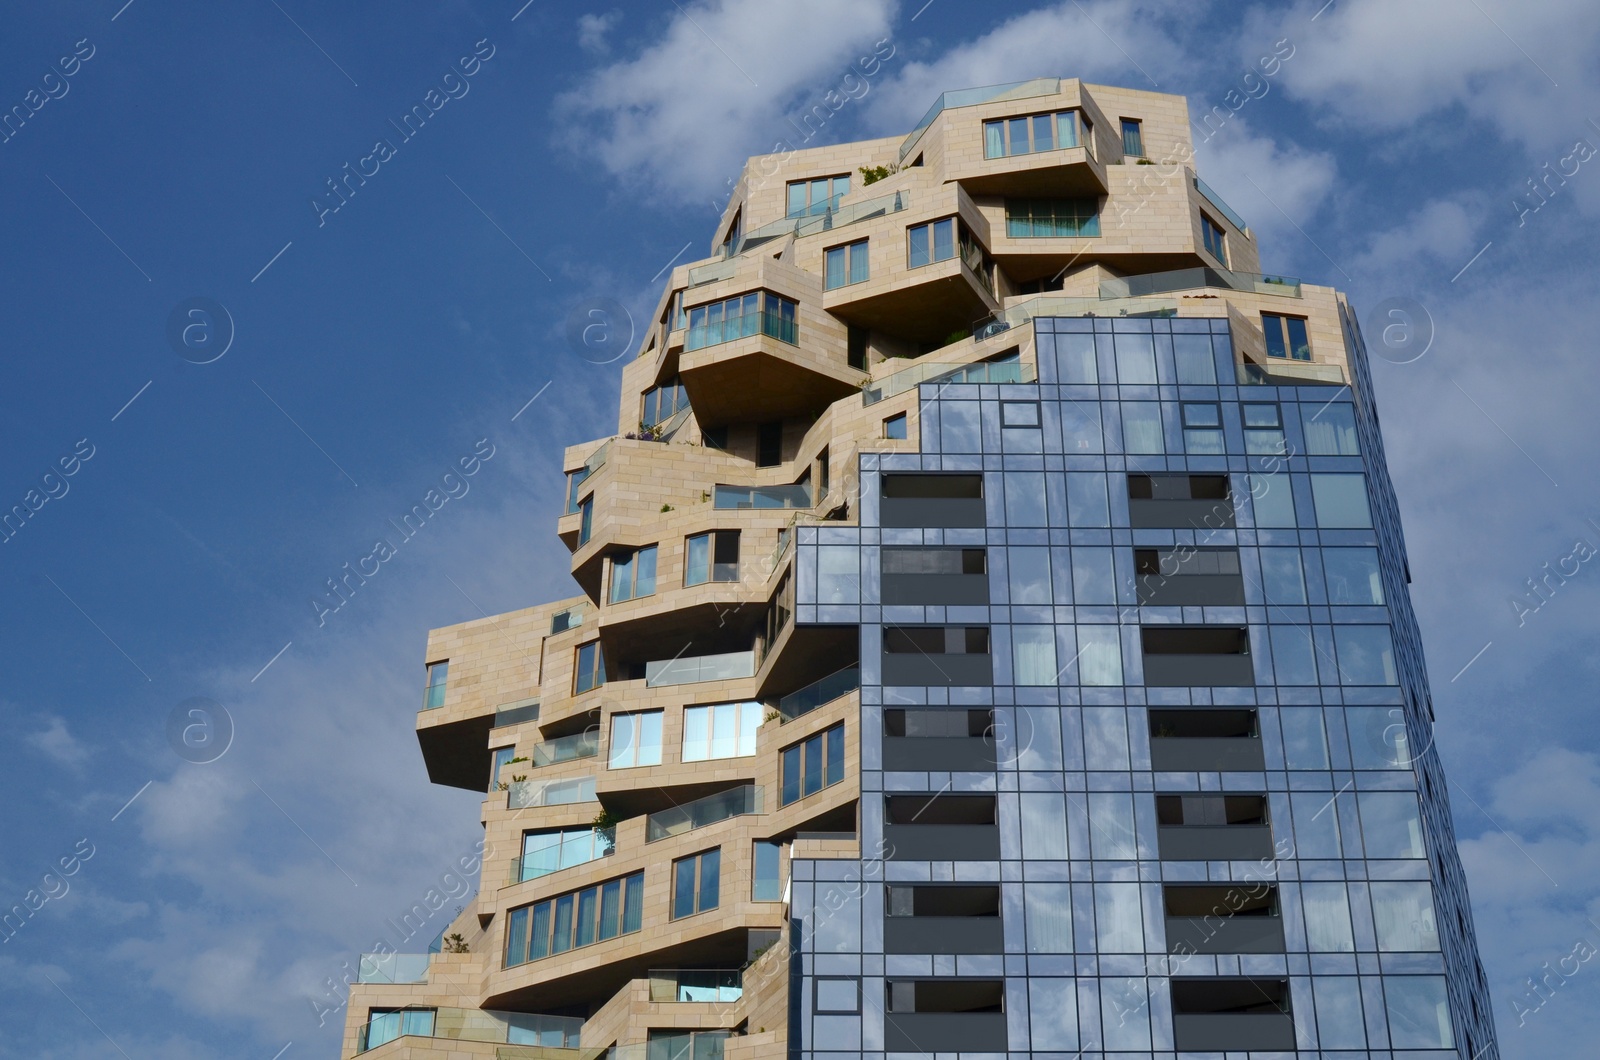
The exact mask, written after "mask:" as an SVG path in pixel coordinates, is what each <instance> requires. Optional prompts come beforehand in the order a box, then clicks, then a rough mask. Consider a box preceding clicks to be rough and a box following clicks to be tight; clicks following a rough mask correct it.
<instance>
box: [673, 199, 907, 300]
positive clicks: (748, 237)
mask: <svg viewBox="0 0 1600 1060" xmlns="http://www.w3.org/2000/svg"><path fill="white" fill-rule="evenodd" d="M910 208H911V193H910V192H908V191H896V192H891V193H890V194H888V195H879V196H877V197H876V198H872V199H863V200H862V201H861V202H853V203H851V204H849V205H848V206H839V207H835V208H833V209H827V210H823V211H822V212H820V213H814V214H809V215H807V216H803V217H785V218H784V219H783V220H781V221H773V222H772V223H771V224H766V225H762V226H761V227H760V228H757V229H756V230H755V231H753V232H748V233H746V234H745V237H744V238H743V239H742V240H740V241H739V247H738V249H737V250H736V251H735V254H743V253H744V252H745V251H747V250H754V249H755V248H756V247H758V246H760V245H761V244H763V243H766V242H769V241H771V240H773V239H777V238H779V237H780V236H786V235H788V234H790V233H791V232H792V233H794V235H795V236H796V237H797V238H798V237H800V236H810V235H816V234H817V233H818V232H830V231H833V230H834V229H837V228H843V227H845V226H846V225H853V224H857V223H859V222H861V221H870V220H872V219H873V218H874V217H887V216H888V215H889V214H893V213H899V212H900V211H901V210H907V209H910ZM731 264H733V263H732V262H731V261H729V262H718V263H717V264H716V265H702V266H700V269H706V270H711V269H717V268H721V267H722V266H724V265H731ZM699 273H700V270H699V269H690V270H689V286H690V287H693V286H694V285H695V284H696V283H709V282H710V281H711V280H712V279H725V278H726V276H724V275H722V274H720V273H719V274H712V273H710V272H707V273H706V274H705V275H706V277H707V278H706V279H698V280H697V279H696V277H697V275H699ZM726 275H727V276H731V275H733V271H732V270H731V269H730V270H729V271H728V272H727V274H726Z"/></svg>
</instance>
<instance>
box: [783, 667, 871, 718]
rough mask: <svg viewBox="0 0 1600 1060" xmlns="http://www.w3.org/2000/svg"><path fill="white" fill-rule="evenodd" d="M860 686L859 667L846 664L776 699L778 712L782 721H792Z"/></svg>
mask: <svg viewBox="0 0 1600 1060" xmlns="http://www.w3.org/2000/svg"><path fill="white" fill-rule="evenodd" d="M860 687H861V668H860V667H859V666H854V665H851V666H846V667H845V668H844V669H842V670H836V671H834V672H833V673H831V674H829V675H828V676H827V677H824V678H822V679H820V680H817V681H813V682H811V683H810V684H809V685H806V687H804V688H802V689H799V690H798V691H794V692H790V693H789V694H788V695H786V696H784V697H783V698H782V699H780V700H778V708H777V709H778V713H779V714H782V715H783V720H784V721H793V720H794V719H796V718H798V717H800V716H801V715H803V714H809V713H811V712H812V711H813V710H816V709H817V708H818V707H820V706H822V705H824V704H826V703H832V702H833V701H834V700H836V699H838V698H839V697H840V696H843V695H848V694H849V693H851V692H854V691H855V690H856V689H858V688H860Z"/></svg>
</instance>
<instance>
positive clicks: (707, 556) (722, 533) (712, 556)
mask: <svg viewBox="0 0 1600 1060" xmlns="http://www.w3.org/2000/svg"><path fill="white" fill-rule="evenodd" d="M738 580H739V531H737V530H712V531H710V532H709V533H704V534H695V535H694V536H693V537H691V538H689V539H688V540H687V542H686V544H685V547H684V563H683V584H685V585H702V584H704V583H705V582H736V581H738Z"/></svg>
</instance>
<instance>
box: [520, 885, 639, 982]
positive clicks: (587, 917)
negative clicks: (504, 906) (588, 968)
mask: <svg viewBox="0 0 1600 1060" xmlns="http://www.w3.org/2000/svg"><path fill="white" fill-rule="evenodd" d="M643 908H644V873H643V872H636V873H634V874H633V875H632V876H624V877H622V878H621V879H617V880H607V881H606V882H604V883H598V884H595V885H594V886H592V887H585V888H584V889H583V890H581V891H574V892H573V893H571V894H564V895H561V896H560V897H558V898H551V899H547V900H546V901H543V902H536V903H535V904H533V905H525V906H522V907H521V908H519V909H513V910H511V911H510V913H509V914H508V916H507V921H506V955H505V966H506V967H507V968H511V967H514V966H516V965H519V964H526V963H527V962H528V961H536V960H539V959H540V958H542V957H548V956H550V955H551V954H555V953H565V952H566V951H567V950H570V949H572V948H573V947H575V946H588V945H592V944H593V943H596V942H604V941H606V940H607V939H613V938H616V937H617V936H618V935H628V934H632V933H633V932H635V931H638V930H639V929H640V928H641V927H642V926H643V917H642V916H641V913H642V911H643Z"/></svg>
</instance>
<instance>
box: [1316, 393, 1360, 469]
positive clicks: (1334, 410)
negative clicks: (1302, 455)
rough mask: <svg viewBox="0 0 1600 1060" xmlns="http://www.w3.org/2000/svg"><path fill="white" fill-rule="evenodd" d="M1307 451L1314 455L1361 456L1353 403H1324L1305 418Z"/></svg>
mask: <svg viewBox="0 0 1600 1060" xmlns="http://www.w3.org/2000/svg"><path fill="white" fill-rule="evenodd" d="M1305 428H1306V452H1307V453H1309V454H1311V455H1312V456H1360V455H1361V447H1360V446H1359V445H1358V444H1357V443H1356V410H1355V406H1353V405H1332V404H1330V405H1324V406H1323V407H1322V409H1321V411H1319V412H1316V413H1314V414H1313V415H1310V416H1307V417H1306V418H1305Z"/></svg>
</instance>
